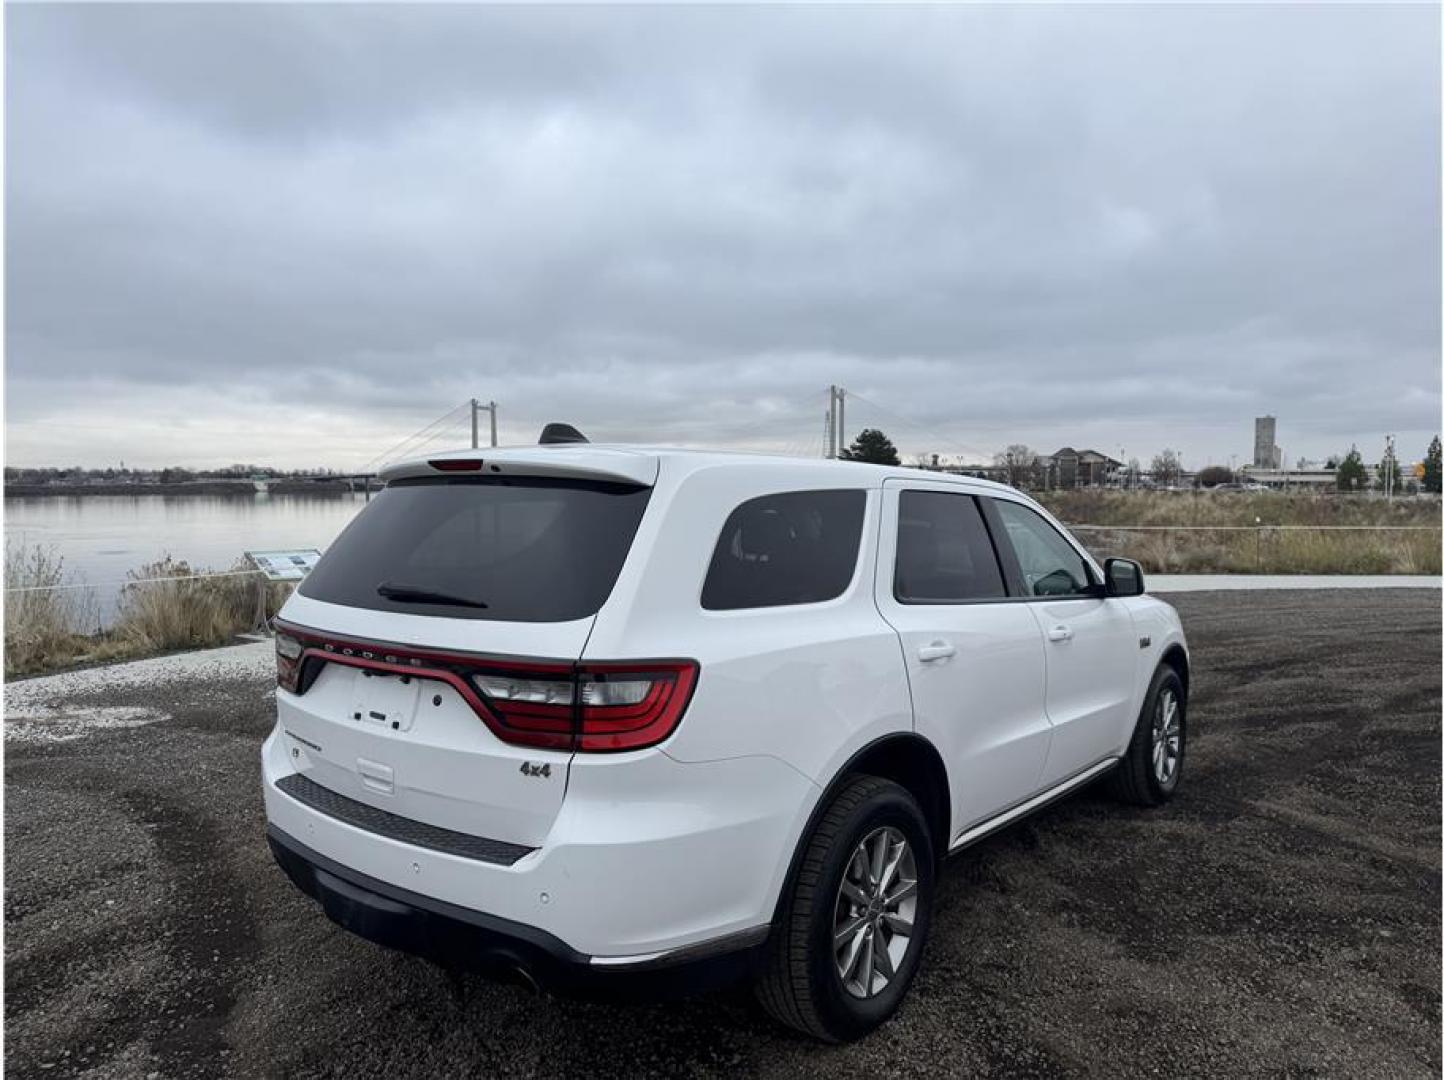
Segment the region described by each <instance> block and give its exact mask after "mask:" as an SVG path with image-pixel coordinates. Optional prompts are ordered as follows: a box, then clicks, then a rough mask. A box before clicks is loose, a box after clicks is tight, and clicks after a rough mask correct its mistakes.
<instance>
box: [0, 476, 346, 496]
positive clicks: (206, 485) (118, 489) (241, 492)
mask: <svg viewBox="0 0 1444 1080" xmlns="http://www.w3.org/2000/svg"><path fill="white" fill-rule="evenodd" d="M362 490H363V489H359V488H357V489H353V488H352V487H351V486H350V485H349V484H347V483H346V482H345V481H344V480H273V481H271V482H270V483H269V484H268V485H267V487H266V490H265V491H257V490H256V487H255V485H254V484H253V483H252V482H251V481H249V480H193V481H187V482H186V483H182V484H6V485H5V491H4V497H5V498H7V499H35V498H40V499H56V498H66V497H70V498H76V497H80V496H85V497H87V498H88V497H90V496H94V495H102V496H124V495H131V496H135V495H183V496H195V495H210V496H216V495H222V496H230V497H233V498H246V497H250V498H254V497H255V496H257V495H349V494H358V495H359V494H361V493H362Z"/></svg>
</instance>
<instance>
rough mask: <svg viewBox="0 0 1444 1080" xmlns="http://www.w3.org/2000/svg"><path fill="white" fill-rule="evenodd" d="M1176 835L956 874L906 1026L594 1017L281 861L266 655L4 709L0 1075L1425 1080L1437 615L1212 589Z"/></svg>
mask: <svg viewBox="0 0 1444 1080" xmlns="http://www.w3.org/2000/svg"><path fill="white" fill-rule="evenodd" d="M1174 599H1175V601H1176V603H1177V606H1178V607H1179V609H1180V611H1181V612H1182V614H1183V616H1184V619H1185V622H1186V624H1187V627H1188V630H1189V634H1190V639H1191V642H1192V644H1193V649H1194V663H1195V675H1194V694H1193V703H1192V709H1191V713H1190V721H1191V725H1192V736H1193V739H1192V743H1191V746H1190V755H1189V759H1188V767H1187V771H1186V772H1185V775H1184V784H1183V788H1182V790H1181V792H1180V795H1179V797H1178V798H1177V799H1176V800H1175V801H1174V802H1173V803H1172V804H1171V805H1170V806H1169V807H1168V808H1166V809H1165V810H1162V811H1154V812H1147V811H1139V810H1133V809H1125V808H1122V807H1119V806H1115V805H1113V804H1111V803H1109V802H1108V801H1106V799H1105V798H1104V797H1103V796H1102V795H1101V794H1099V793H1097V792H1096V791H1090V792H1085V793H1083V794H1081V795H1079V796H1077V797H1075V798H1072V799H1069V800H1067V801H1065V802H1063V803H1061V804H1058V805H1056V806H1055V807H1053V808H1050V809H1049V810H1047V811H1045V812H1044V813H1043V814H1041V815H1040V816H1037V817H1035V818H1033V819H1031V820H1030V821H1027V822H1024V823H1022V824H1020V825H1017V826H1014V827H1013V828H1011V829H1009V830H1007V831H1005V832H1003V833H1001V834H999V835H998V836H996V837H994V838H993V839H991V840H989V841H987V842H985V843H984V844H983V845H981V846H979V847H977V848H974V849H972V851H971V852H969V853H967V854H965V855H963V856H961V857H959V858H957V859H954V860H953V861H952V862H950V863H949V864H948V866H947V868H946V870H945V872H944V875H943V879H942V882H941V887H940V892H939V897H938V910H937V915H936V918H935V922H934V928H933V936H932V940H931V942H930V944H929V948H928V953H927V956H926V959H925V962H924V967H923V970H922V973H921V974H920V976H919V978H918V981H917V982H916V983H915V984H914V987H913V991H912V994H911V995H910V997H909V999H908V1001H907V1003H906V1004H905V1005H904V1007H903V1009H902V1011H901V1012H900V1014H899V1015H898V1017H897V1018H896V1019H895V1020H894V1021H892V1022H891V1023H889V1024H888V1025H886V1026H885V1027H884V1028H883V1029H881V1030H880V1031H878V1032H877V1033H876V1034H874V1035H873V1036H872V1037H871V1038H869V1039H866V1040H864V1041H863V1042H861V1043H858V1044H855V1045H852V1046H845V1047H826V1046H820V1045H817V1044H815V1043H812V1042H809V1041H807V1040H804V1039H801V1038H797V1037H793V1036H791V1035H790V1034H788V1033H786V1032H784V1031H781V1030H779V1029H778V1028H775V1027H773V1026H772V1025H771V1024H770V1023H769V1022H768V1021H767V1020H766V1018H765V1017H763V1016H762V1015H761V1014H760V1013H759V1011H758V1010H757V1009H756V1008H754V1007H753V1006H752V1005H751V1003H750V1001H749V999H748V997H747V996H746V994H744V993H741V992H738V991H729V992H724V993H719V994H713V995H710V996H707V997H702V998H696V999H693V1000H689V1001H675V1002H668V1003H663V1004H657V1005H651V1006H633V1007H620V1006H617V1007H612V1006H606V1005H583V1004H577V1003H573V1002H567V1001H555V1000H549V999H546V998H538V997H534V996H532V995H530V994H529V993H527V992H526V991H523V990H520V989H517V988H513V987H503V986H494V985H491V984H487V983H484V982H482V981H480V980H475V979H467V980H464V981H461V982H453V981H450V980H448V979H447V978H446V977H445V976H444V975H443V974H442V973H441V972H440V971H438V970H436V969H434V968H432V967H430V966H428V965H427V964H425V963H423V962H421V961H417V960H414V959H412V958H409V957H406V956H401V955H398V954H393V953H388V952H385V951H384V950H381V949H378V948H375V947H373V946H371V945H369V944H367V943H366V942H363V941H360V940H357V939H354V938H352V937H350V936H349V935H347V934H345V933H344V932H342V931H340V930H338V929H336V928H335V927H333V926H332V925H331V924H330V923H329V922H327V921H326V919H325V918H324V916H323V915H322V914H321V912H320V910H319V909H318V908H317V907H316V906H315V905H313V904H312V903H311V902H310V901H309V900H307V899H306V898H305V897H303V896H302V895H301V894H300V893H298V892H297V891H296V890H295V889H293V888H292V887H291V885H290V884H289V883H288V882H287V881H286V880H285V879H284V878H283V877H282V875H281V874H280V872H279V870H277V869H276V868H275V867H274V866H273V865H272V863H271V859H270V855H269V853H268V851H267V849H266V845H265V842H264V839H263V826H262V812H261V799H260V793H259V790H258V765H257V753H256V751H257V747H258V746H259V744H260V741H261V739H262V738H263V737H264V735H265V734H266V732H267V730H268V729H269V727H270V725H271V708H272V706H271V703H270V701H269V696H270V695H269V689H270V669H269V660H268V656H267V652H266V650H267V646H259V647H257V646H243V647H240V648H237V649H233V650H223V651H219V652H215V653H207V654H198V656H197V657H196V658H194V659H188V660H187V661H186V662H185V663H183V664H182V665H181V666H180V668H179V672H180V674H179V675H176V674H175V672H176V670H177V669H176V666H175V664H174V662H172V663H171V664H169V665H167V664H152V666H151V667H149V668H146V667H145V666H144V665H127V666H126V667H124V668H111V669H99V670H97V671H90V672H82V673H78V674H76V675H73V676H61V677H57V678H56V679H53V680H39V681H35V682H30V683H19V684H13V685H11V686H10V687H8V688H7V698H8V700H7V706H6V715H7V717H14V719H13V720H10V719H7V722H6V725H5V736H6V737H5V779H6V788H7V790H6V796H7V798H6V811H7V814H6V817H5V841H6V844H5V929H6V941H5V959H6V966H5V1026H6V1031H5V1034H6V1039H5V1066H6V1071H7V1073H8V1074H9V1075H12V1076H16V1077H28V1076H47V1077H54V1076H74V1075H94V1076H106V1077H112V1076H137V1077H148V1076H161V1077H171V1076H187V1075H197V1076H200V1075H235V1076H257V1075H282V1074H284V1075H287V1076H321V1075H326V1076H341V1075H345V1076H348V1077H363V1076H385V1077H388V1078H398V1077H404V1076H425V1077H438V1076H450V1075H458V1074H475V1075H536V1076H555V1075H567V1074H586V1075H623V1074H625V1075H627V1076H641V1075H652V1074H666V1075H693V1074H723V1073H726V1074H734V1073H737V1072H744V1071H745V1072H748V1073H757V1074H763V1075H769V1076H786V1077H794V1076H798V1075H821V1074H832V1073H841V1072H844V1071H845V1072H846V1073H847V1074H849V1075H852V1076H867V1077H871V1076H880V1075H903V1074H935V1075H943V1074H947V1075H960V1074H962V1075H967V1074H977V1075H1008V1076H1017V1075H1038V1076H1056V1075H1100V1076H1104V1075H1106V1076H1145V1075H1167V1076H1180V1075H1187V1074H1197V1075H1245V1074H1247V1075H1259V1074H1270V1075H1319V1074H1328V1075H1336V1076H1349V1077H1361V1076H1387V1077H1400V1076H1435V1075H1438V1073H1439V1068H1440V1054H1439V1051H1440V707H1441V705H1440V596H1439V593H1438V591H1437V590H1427V591H1426V590H1420V591H1389V592H1382V591H1379V592H1369V591H1353V592H1332V593H1330V592H1309V593H1305V592H1295V593H1288V592H1271V593H1267V594H1262V593H1253V594H1239V593H1232V594H1223V593H1214V594H1208V593H1193V594H1187V595H1180V596H1177V597H1175V598H1174Z"/></svg>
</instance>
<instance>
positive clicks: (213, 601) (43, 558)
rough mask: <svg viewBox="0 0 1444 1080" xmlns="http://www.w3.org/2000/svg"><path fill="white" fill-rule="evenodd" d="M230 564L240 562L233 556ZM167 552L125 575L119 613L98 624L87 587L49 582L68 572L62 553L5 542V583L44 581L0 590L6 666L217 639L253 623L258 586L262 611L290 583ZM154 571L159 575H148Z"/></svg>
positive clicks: (55, 665) (67, 662) (197, 645)
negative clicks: (195, 564) (214, 570)
mask: <svg viewBox="0 0 1444 1080" xmlns="http://www.w3.org/2000/svg"><path fill="white" fill-rule="evenodd" d="M232 569H234V570H244V569H247V567H246V566H244V565H243V564H239V563H238V564H236V565H235V566H234V567H232ZM197 573H202V572H201V571H196V570H195V569H193V568H192V567H190V566H189V565H188V564H186V563H184V562H181V561H178V560H175V559H172V558H170V557H169V556H166V557H165V558H163V559H161V560H160V561H159V562H155V563H149V564H147V565H145V566H142V567H140V568H139V569H136V570H132V571H131V572H130V574H129V575H128V576H129V577H130V578H131V579H132V580H131V582H130V583H129V584H127V585H126V586H125V587H124V588H123V589H122V590H121V595H120V603H119V611H118V617H117V619H116V620H115V622H114V624H113V625H112V626H110V627H109V628H108V629H106V630H103V631H97V630H96V626H97V623H98V619H97V618H96V614H95V602H94V598H93V594H92V593H91V592H90V591H89V590H86V589H55V588H54V586H57V585H71V584H76V583H75V582H72V581H70V580H68V578H67V575H66V573H65V571H64V565H63V561H62V560H61V559H60V558H59V557H58V556H57V555H55V553H54V552H53V551H51V550H50V549H48V548H41V547H33V546H29V545H24V544H7V545H6V548H5V586H6V588H7V589H10V588H15V587H17V586H45V588H40V589H36V590H35V591H29V592H19V593H17V592H11V593H7V594H6V603H5V674H6V676H7V677H8V676H13V675H33V674H37V673H39V672H43V671H57V670H60V669H63V668H67V667H74V666H75V665H77V664H84V663H90V662H94V661H98V660H119V659H131V658H135V657H141V656H152V655H154V654H156V653H162V652H170V651H174V650H179V649H201V648H207V647H210V646H215V645H224V644H226V643H227V642H229V641H231V640H232V639H233V638H234V637H235V636H236V635H237V634H241V633H245V632H246V631H248V630H253V629H255V628H256V624H257V622H258V617H257V616H258V610H257V609H258V606H259V605H260V602H261V597H260V595H259V594H258V591H259V590H261V589H264V602H265V617H266V618H270V617H271V616H272V615H274V614H275V613H276V612H277V611H278V610H280V606H281V604H282V603H284V602H285V599H286V596H287V595H288V594H289V592H290V586H289V585H286V584H283V583H277V582H270V583H261V582H260V581H259V580H258V578H257V577H256V576H255V575H250V574H247V575H244V576H233V577H209V578H207V577H197V576H196V575H197ZM155 578H160V579H162V580H159V581H156V580H150V579H155Z"/></svg>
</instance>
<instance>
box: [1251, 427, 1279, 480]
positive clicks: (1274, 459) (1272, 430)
mask: <svg viewBox="0 0 1444 1080" xmlns="http://www.w3.org/2000/svg"><path fill="white" fill-rule="evenodd" d="M1277 438H1278V421H1277V420H1275V419H1274V418H1273V417H1272V416H1259V417H1255V418H1254V422H1253V466H1254V468H1255V469H1279V468H1282V467H1283V463H1284V452H1283V451H1282V450H1280V449H1279V447H1278V443H1276V442H1275V441H1274V440H1275V439H1277Z"/></svg>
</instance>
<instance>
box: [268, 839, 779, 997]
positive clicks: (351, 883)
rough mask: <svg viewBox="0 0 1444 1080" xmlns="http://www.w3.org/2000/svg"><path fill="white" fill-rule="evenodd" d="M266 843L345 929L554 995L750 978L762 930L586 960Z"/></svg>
mask: <svg viewBox="0 0 1444 1080" xmlns="http://www.w3.org/2000/svg"><path fill="white" fill-rule="evenodd" d="M266 837H267V840H268V842H269V844H270V847H271V852H272V854H273V855H274V856H275V859H276V862H277V863H279V864H280V867H281V869H282V870H284V871H285V873H286V876H287V877H289V878H290V879H291V882H292V883H293V884H294V885H295V886H296V887H297V888H298V889H300V890H301V891H302V892H304V893H305V894H306V895H307V896H310V897H311V898H312V899H313V900H315V901H316V902H317V903H319V904H320V905H321V907H322V910H324V911H325V913H326V915H327V917H328V918H330V919H331V921H332V922H334V923H336V924H337V925H338V926H341V927H342V928H343V929H346V930H349V931H351V932H352V933H354V934H356V935H358V936H359V937H363V938H366V939H367V940H368V941H372V942H375V943H376V944H378V945H383V946H386V947H387V948H392V949H398V950H401V951H403V952H407V953H412V954H414V955H417V956H423V957H425V958H427V959H429V960H432V961H433V962H435V963H437V964H439V965H441V966H443V967H446V968H451V969H464V970H469V971H476V972H479V973H481V974H483V975H488V976H492V977H499V978H514V977H515V975H516V973H517V972H520V973H521V974H522V975H523V976H524V980H523V981H525V982H527V983H531V984H534V985H535V986H537V987H538V988H540V989H543V990H548V991H553V992H557V993H562V994H568V995H576V996H584V997H590V996H604V997H609V998H614V997H618V996H624V997H625V996H637V997H644V998H646V997H656V996H661V995H666V994H677V993H691V992H696V991H699V990H704V989H708V988H711V987H715V986H719V985H725V984H726V983H729V982H734V981H737V980H739V979H742V978H747V977H750V976H751V975H753V974H755V973H756V972H757V970H758V969H759V967H760V964H761V959H762V947H763V945H764V944H765V942H766V939H767V931H768V928H767V927H765V926H762V927H754V928H752V929H749V930H745V931H743V932H741V933H738V934H729V935H727V936H725V937H722V938H717V939H715V940H713V941H707V942H701V943H699V944H697V945H690V946H686V947H684V948H682V949H677V950H673V951H670V952H666V953H661V954H658V955H656V956H648V957H645V958H641V959H637V960H632V961H629V960H628V958H626V957H591V956H587V955H586V954H585V953H581V952H579V951H577V950H576V949H573V948H572V947H571V946H570V945H568V944H567V943H566V942H564V941H562V940H561V939H560V938H558V937H556V936H555V935H554V934H550V933H548V932H547V931H545V930H539V929H538V928H536V927H534V926H528V925H526V924H525V923H519V922H515V921H513V920H511V919H504V918H501V917H499V916H496V915H489V914H487V913H485V912H480V911H474V910H472V909H470V908H464V907H461V906H459V905H456V904H451V903H448V902H447V901H444V900H437V899H435V898H433V897H429V896H423V895H422V894H420V893H415V892H411V891H410V890H408V889H402V888H400V887H398V886H395V885H391V884H388V883H387V882H384V881H380V880H378V879H376V878H372V877H370V876H368V875H366V874H362V873H359V872H358V871H355V870H352V869H350V868H349V867H345V866H342V865H341V864H340V863H337V862H336V861H335V860H333V859H329V858H327V857H326V856H324V855H322V854H321V853H320V852H318V851H314V850H312V849H311V848H309V847H307V846H306V845H304V844H302V843H301V842H300V841H298V840H296V839H295V838H294V837H292V836H290V835H288V834H287V833H285V832H283V831H282V830H280V829H278V828H276V826H274V825H269V826H268V827H267V832H266Z"/></svg>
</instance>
